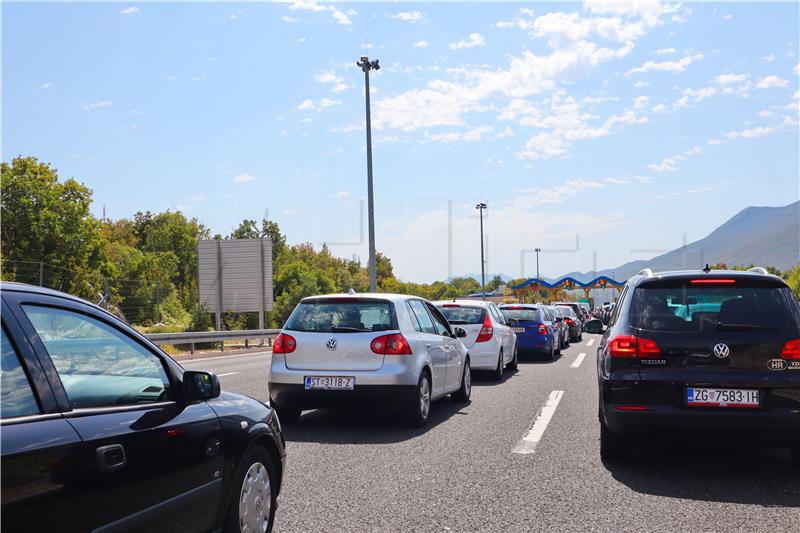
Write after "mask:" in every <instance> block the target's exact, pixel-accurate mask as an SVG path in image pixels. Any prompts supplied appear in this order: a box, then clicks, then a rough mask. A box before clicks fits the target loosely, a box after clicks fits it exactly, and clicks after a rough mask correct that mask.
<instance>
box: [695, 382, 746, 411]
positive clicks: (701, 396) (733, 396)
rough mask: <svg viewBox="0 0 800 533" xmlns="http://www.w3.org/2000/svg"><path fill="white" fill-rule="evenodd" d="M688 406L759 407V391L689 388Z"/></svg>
mask: <svg viewBox="0 0 800 533" xmlns="http://www.w3.org/2000/svg"><path fill="white" fill-rule="evenodd" d="M686 405H690V406H695V407H749V408H756V407H758V391H757V390H746V389H705V388H695V387H688V388H687V389H686Z"/></svg>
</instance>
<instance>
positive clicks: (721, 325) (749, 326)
mask: <svg viewBox="0 0 800 533" xmlns="http://www.w3.org/2000/svg"><path fill="white" fill-rule="evenodd" d="M717 327H718V328H721V329H779V328H774V327H770V326H759V325H758V324H724V323H722V322H717Z"/></svg>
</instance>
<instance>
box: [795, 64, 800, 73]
mask: <svg viewBox="0 0 800 533" xmlns="http://www.w3.org/2000/svg"><path fill="white" fill-rule="evenodd" d="M794 73H795V74H797V75H798V76H800V61H798V63H797V64H796V65H795V66H794Z"/></svg>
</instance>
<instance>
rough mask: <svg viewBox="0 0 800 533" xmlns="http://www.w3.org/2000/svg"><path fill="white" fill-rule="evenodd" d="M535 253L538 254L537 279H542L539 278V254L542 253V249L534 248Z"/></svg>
mask: <svg viewBox="0 0 800 533" xmlns="http://www.w3.org/2000/svg"><path fill="white" fill-rule="evenodd" d="M533 251H534V252H536V279H540V278H539V252H541V251H542V249H541V248H534V250H533Z"/></svg>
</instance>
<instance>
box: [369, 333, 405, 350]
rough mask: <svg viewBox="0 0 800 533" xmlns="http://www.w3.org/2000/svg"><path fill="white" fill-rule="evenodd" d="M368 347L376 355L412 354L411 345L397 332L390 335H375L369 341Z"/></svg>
mask: <svg viewBox="0 0 800 533" xmlns="http://www.w3.org/2000/svg"><path fill="white" fill-rule="evenodd" d="M369 347H370V349H371V350H372V351H373V353H376V354H378V355H412V353H413V352H412V351H411V345H410V344H408V341H407V340H406V338H405V337H403V336H402V335H401V334H399V333H392V334H391V335H381V336H380V337H375V338H374V339H372V342H370V343H369Z"/></svg>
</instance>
